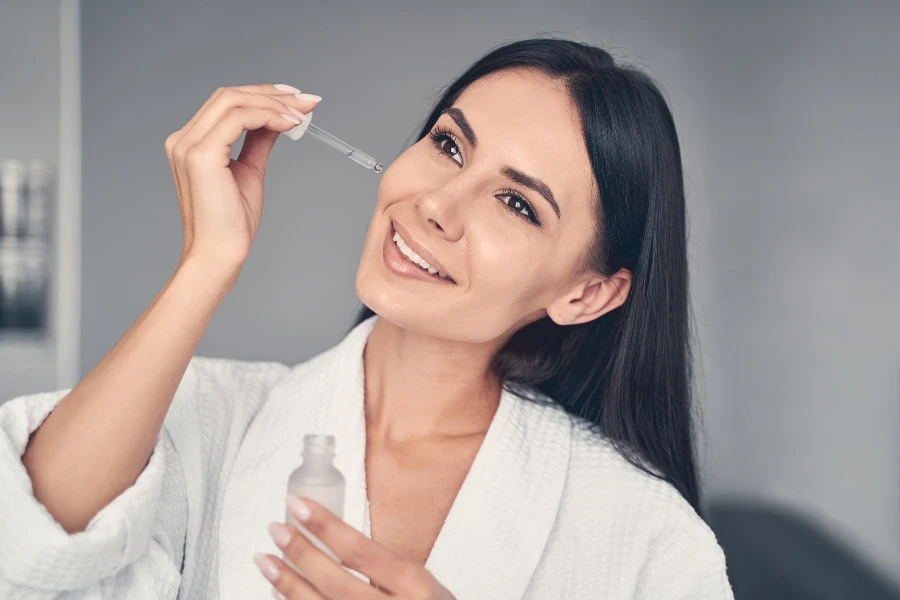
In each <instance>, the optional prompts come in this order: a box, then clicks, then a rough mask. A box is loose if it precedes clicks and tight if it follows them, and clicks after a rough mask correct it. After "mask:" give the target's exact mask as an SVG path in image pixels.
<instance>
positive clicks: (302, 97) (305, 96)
mask: <svg viewBox="0 0 900 600" xmlns="http://www.w3.org/2000/svg"><path fill="white" fill-rule="evenodd" d="M294 97H295V98H297V99H298V100H309V101H310V102H321V101H322V96H316V95H315V94H294Z"/></svg>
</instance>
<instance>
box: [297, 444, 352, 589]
mask: <svg viewBox="0 0 900 600" xmlns="http://www.w3.org/2000/svg"><path fill="white" fill-rule="evenodd" d="M334 456H335V442H334V436H333V435H317V434H307V435H305V436H303V462H302V463H301V464H300V466H299V467H297V468H296V469H294V470H293V472H291V475H290V477H289V478H288V485H287V492H288V494H291V495H293V496H297V497H298V498H300V497H303V496H305V497H307V498H311V499H312V500H315V501H316V502H318V503H319V504H321V505H322V506H324V507H325V508H327V509H328V510H330V511H331V512H333V513H334V514H335V515H337V517H338V518H339V519H343V518H344V489H345V486H346V484H345V481H344V476H343V475H341V472H340V471H338V470H337V468H336V467H335V466H334ZM285 522H286V523H290V524H291V525H293V526H294V527H296V528H297V529H298V530H299V531H300V532H301V533H302V534H303V535H305V536H306V537H307V538H308V539H309V540H310V541H311V542H312V544H313V545H314V546H315V547H316V548H318V549H319V550H321V551H322V552H324V553H325V554H326V555H328V556H330V557H331V558H332V559H334V560H335V561H337V562H339V563H340V562H341V561H340V558H339V557H338V556H337V555H336V554H335V553H334V552H333V551H332V550H331V549H330V548H329V547H328V546H326V545H325V544H324V543H323V542H322V541H321V540H320V539H319V538H317V537H316V536H315V535H313V534H312V533H310V532H309V530H308V529H306V528H305V527H304V526H303V525H301V524H300V523H299V522H298V521H297V520H296V519H294V518H293V517H292V516H291V514H290V511H287V513H286V515H285ZM285 562H286V563H287V564H289V565H290V566H291V567H292V568H294V570H295V571H297V572H298V573H300V574H301V575H302V574H303V573H302V572H301V571H300V570H299V569H297V568H296V567H295V566H294V565H291V564H290V562H288V561H285Z"/></svg>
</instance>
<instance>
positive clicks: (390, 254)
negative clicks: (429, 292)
mask: <svg viewBox="0 0 900 600" xmlns="http://www.w3.org/2000/svg"><path fill="white" fill-rule="evenodd" d="M401 227H402V226H401ZM384 233H385V235H384V242H383V244H382V259H383V260H384V265H385V267H387V269H388V270H389V271H390V272H391V273H393V274H394V275H396V276H398V277H402V278H404V279H417V280H419V281H423V282H428V283H436V284H438V285H452V286H455V285H456V282H455V281H452V280H450V279H445V278H444V277H440V276H439V275H438V274H437V273H429V272H428V271H427V270H425V269H423V268H422V267H420V266H419V265H417V264H415V263H413V262H412V261H410V260H409V259H407V257H406V256H404V255H403V253H402V252H401V251H400V248H399V247H397V243H396V242H394V237H395V236H396V235H400V236H402V235H403V234H402V233H398V232H396V230H395V229H394V226H393V223H392V224H391V226H390V227H388V228H387V229H386V230H385V232H384ZM423 258H424V257H423ZM425 260H426V261H427V260H428V259H427V258H426V259H425ZM429 264H431V263H429ZM433 268H435V269H437V267H436V266H435V267H433Z"/></svg>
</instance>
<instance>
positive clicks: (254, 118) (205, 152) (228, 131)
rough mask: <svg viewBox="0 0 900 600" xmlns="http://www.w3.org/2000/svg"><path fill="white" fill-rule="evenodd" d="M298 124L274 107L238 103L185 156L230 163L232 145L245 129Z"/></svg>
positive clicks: (208, 163)
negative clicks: (258, 106)
mask: <svg viewBox="0 0 900 600" xmlns="http://www.w3.org/2000/svg"><path fill="white" fill-rule="evenodd" d="M288 116H290V115H288ZM296 126H297V124H296V123H294V122H293V121H290V120H288V118H286V117H283V116H281V114H280V113H278V112H276V111H274V110H267V109H261V108H244V107H234V108H231V109H229V110H228V112H227V113H226V114H225V116H224V117H223V118H222V119H221V120H220V121H219V122H218V123H216V124H215V125H213V127H212V129H210V130H209V133H207V134H206V135H205V136H204V137H203V138H202V139H201V140H200V141H198V142H197V143H196V144H194V145H193V146H192V147H191V148H190V149H189V150H187V153H186V155H185V160H186V161H187V162H190V163H192V164H193V165H194V166H195V167H210V168H220V167H227V166H228V165H229V163H230V162H231V145H232V144H234V143H235V142H236V141H237V140H238V138H239V137H240V136H241V133H243V132H244V131H245V130H246V131H250V130H253V129H260V128H262V127H265V128H266V129H270V130H272V131H276V132H278V133H283V132H285V131H289V130H290V129H292V128H294V127H296Z"/></svg>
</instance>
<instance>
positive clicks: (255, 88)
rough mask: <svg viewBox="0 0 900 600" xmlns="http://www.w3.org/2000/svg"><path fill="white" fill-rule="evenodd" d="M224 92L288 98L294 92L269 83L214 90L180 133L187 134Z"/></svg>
mask: <svg viewBox="0 0 900 600" xmlns="http://www.w3.org/2000/svg"><path fill="white" fill-rule="evenodd" d="M225 90H237V91H239V92H250V93H255V94H270V95H273V96H290V95H292V94H294V93H296V92H289V91H284V90H280V89H278V88H277V87H275V85H274V84H271V83H262V84H253V85H235V86H225V87H220V88H218V89H216V90H215V91H214V92H213V93H212V94H210V95H209V98H207V99H206V102H204V103H203V104H201V105H200V108H199V109H198V110H197V112H196V113H194V116H193V117H191V119H190V120H189V121H188V122H187V123H186V124H185V126H184V127H182V128H181V131H182V132H187V131H189V130H190V129H191V127H193V126H194V124H195V123H196V122H197V120H198V119H199V118H200V117H201V116H202V115H203V113H204V112H205V111H206V109H207V108H208V107H209V105H210V104H212V103H213V102H214V101H215V100H216V98H218V97H219V96H220V95H221V94H222V92H224V91H225Z"/></svg>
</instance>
